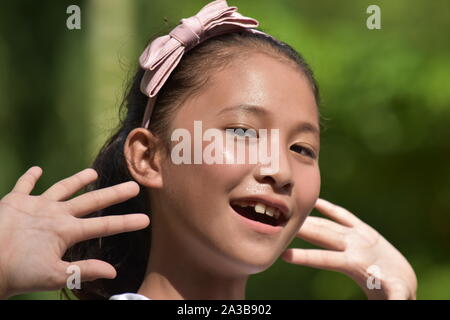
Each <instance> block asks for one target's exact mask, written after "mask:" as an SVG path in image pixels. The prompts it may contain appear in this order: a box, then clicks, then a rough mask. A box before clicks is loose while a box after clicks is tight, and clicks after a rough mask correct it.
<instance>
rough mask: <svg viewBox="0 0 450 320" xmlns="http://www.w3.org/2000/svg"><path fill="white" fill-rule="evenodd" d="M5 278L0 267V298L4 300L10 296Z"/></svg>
mask: <svg viewBox="0 0 450 320" xmlns="http://www.w3.org/2000/svg"><path fill="white" fill-rule="evenodd" d="M6 280H7V279H6V277H5V276H4V274H3V272H2V269H1V268H0V300H6V299H8V298H9V297H10V296H11V294H10V292H9V290H8V287H7V283H6V282H7V281H6Z"/></svg>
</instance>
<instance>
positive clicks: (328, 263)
mask: <svg viewBox="0 0 450 320" xmlns="http://www.w3.org/2000/svg"><path fill="white" fill-rule="evenodd" d="M315 207H316V209H317V210H319V211H320V212H321V213H322V214H324V215H325V216H327V217H328V218H331V219H333V220H334V221H332V220H329V219H325V218H321V217H314V216H308V217H307V218H306V220H305V222H304V224H303V225H302V226H301V228H300V230H299V232H298V234H297V236H298V237H299V238H301V239H303V240H306V241H308V242H310V243H312V244H314V245H317V246H320V247H323V248H325V249H328V250H323V249H297V248H295V249H293V248H290V249H287V250H286V251H285V252H284V253H283V254H282V258H283V260H285V261H286V262H290V263H293V264H298V265H305V266H310V267H313V268H319V269H325V270H333V271H337V272H342V273H344V274H346V275H347V276H349V277H351V278H352V279H353V280H354V281H356V283H358V285H359V286H360V287H361V288H362V289H363V290H364V292H365V293H366V295H367V297H368V298H369V299H389V300H402V299H416V290H417V278H416V275H415V273H414V270H413V269H412V267H411V265H410V264H409V263H408V261H407V260H406V259H405V257H404V256H403V255H402V254H401V253H400V252H399V251H398V250H397V249H396V248H395V247H394V246H392V245H391V244H390V243H389V242H388V241H386V239H384V238H383V237H382V236H381V235H380V234H379V233H378V232H377V231H376V230H374V229H373V228H372V227H370V226H369V225H367V224H366V223H364V222H363V221H361V220H360V219H358V218H357V217H356V216H355V215H353V214H352V213H351V212H349V211H348V210H346V209H344V208H342V207H340V206H337V205H334V204H332V203H331V202H328V201H326V200H323V199H318V200H317V202H316V206H315ZM377 282H378V283H377Z"/></svg>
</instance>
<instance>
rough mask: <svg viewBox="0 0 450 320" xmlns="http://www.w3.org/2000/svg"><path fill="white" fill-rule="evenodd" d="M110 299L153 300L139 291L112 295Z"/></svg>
mask: <svg viewBox="0 0 450 320" xmlns="http://www.w3.org/2000/svg"><path fill="white" fill-rule="evenodd" d="M109 300H151V299H149V298H147V297H146V296H143V295H141V294H138V293H122V294H116V295H113V296H111V297H110V298H109Z"/></svg>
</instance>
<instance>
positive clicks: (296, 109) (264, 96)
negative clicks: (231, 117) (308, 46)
mask: <svg viewBox="0 0 450 320" xmlns="http://www.w3.org/2000/svg"><path fill="white" fill-rule="evenodd" d="M236 105H257V106H261V107H263V108H267V109H268V110H270V111H272V112H271V113H270V114H271V116H272V117H276V118H279V119H280V120H284V121H289V120H290V119H291V120H295V119H299V118H300V119H302V120H305V121H309V122H313V123H316V124H318V110H317V106H316V101H315V97H314V93H313V91H312V88H311V85H310V83H309V82H308V79H307V78H306V76H305V75H304V74H303V73H302V72H301V71H300V69H298V68H296V67H295V65H293V64H292V63H287V62H284V61H280V60H278V59H275V58H273V57H271V56H269V55H266V54H250V55H247V56H246V57H245V58H242V59H235V60H234V61H233V62H232V63H231V64H229V65H228V66H227V67H226V68H223V69H221V70H220V71H218V72H215V73H213V74H212V75H211V76H210V78H209V80H208V82H207V84H206V85H205V86H204V87H203V88H202V89H201V90H200V91H199V92H198V94H196V95H194V96H192V98H190V99H188V100H187V101H186V102H185V103H184V105H183V107H182V108H181V109H184V108H189V112H184V111H185V110H186V109H185V110H183V111H182V110H180V111H181V112H180V113H181V114H183V118H185V119H186V117H187V118H192V117H196V118H197V119H201V118H205V117H209V116H210V117H214V116H215V115H217V113H218V112H220V111H221V110H222V109H225V108H229V107H230V106H236Z"/></svg>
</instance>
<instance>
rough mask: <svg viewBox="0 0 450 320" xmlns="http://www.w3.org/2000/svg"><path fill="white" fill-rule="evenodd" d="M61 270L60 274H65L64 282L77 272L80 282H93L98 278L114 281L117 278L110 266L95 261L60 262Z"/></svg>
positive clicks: (114, 270)
mask: <svg viewBox="0 0 450 320" xmlns="http://www.w3.org/2000/svg"><path fill="white" fill-rule="evenodd" d="M61 268H62V272H61V274H65V279H66V280H67V279H68V277H69V276H71V275H75V273H77V272H79V274H78V275H79V276H80V281H93V280H96V279H99V278H106V279H114V278H115V277H116V276H117V272H116V269H114V267H113V266H112V265H110V264H109V263H107V262H105V261H101V260H97V259H88V260H80V261H73V262H67V261H61Z"/></svg>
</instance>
